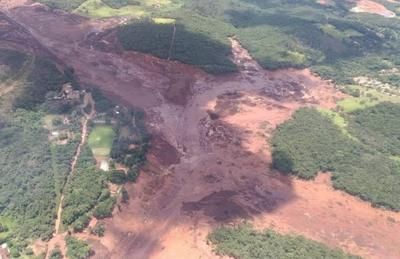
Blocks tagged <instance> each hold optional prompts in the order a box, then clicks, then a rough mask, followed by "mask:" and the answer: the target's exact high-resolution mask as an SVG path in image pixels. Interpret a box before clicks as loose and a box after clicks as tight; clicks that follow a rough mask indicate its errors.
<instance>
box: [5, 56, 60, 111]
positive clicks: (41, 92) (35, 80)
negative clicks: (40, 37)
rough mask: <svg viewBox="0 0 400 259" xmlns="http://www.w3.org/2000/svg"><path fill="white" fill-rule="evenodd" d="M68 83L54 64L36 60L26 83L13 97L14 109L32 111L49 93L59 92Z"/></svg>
mask: <svg viewBox="0 0 400 259" xmlns="http://www.w3.org/2000/svg"><path fill="white" fill-rule="evenodd" d="M66 82H68V79H67V77H66V76H65V75H64V73H63V72H61V71H59V70H58V68H57V67H56V65H55V63H54V62H52V61H51V60H49V59H46V58H40V57H38V58H36V59H35V63H34V65H33V69H32V71H30V73H29V74H28V76H27V78H26V82H25V84H24V86H23V87H22V88H21V89H18V91H19V93H18V95H17V96H16V97H15V99H14V102H13V106H14V108H23V109H30V110H31V109H33V108H35V107H37V106H38V105H39V104H41V103H43V102H44V101H45V98H46V94H47V93H48V92H49V91H54V92H59V91H60V90H61V88H62V85H63V84H64V83H66Z"/></svg>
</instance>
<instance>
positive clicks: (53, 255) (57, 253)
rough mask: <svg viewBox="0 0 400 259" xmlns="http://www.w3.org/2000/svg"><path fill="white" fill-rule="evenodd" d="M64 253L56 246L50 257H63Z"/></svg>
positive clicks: (54, 258) (51, 258) (59, 258)
mask: <svg viewBox="0 0 400 259" xmlns="http://www.w3.org/2000/svg"><path fill="white" fill-rule="evenodd" d="M62 258H63V254H62V252H61V250H60V248H59V247H58V246H56V247H55V248H54V249H53V250H52V251H51V253H50V257H49V259H62Z"/></svg>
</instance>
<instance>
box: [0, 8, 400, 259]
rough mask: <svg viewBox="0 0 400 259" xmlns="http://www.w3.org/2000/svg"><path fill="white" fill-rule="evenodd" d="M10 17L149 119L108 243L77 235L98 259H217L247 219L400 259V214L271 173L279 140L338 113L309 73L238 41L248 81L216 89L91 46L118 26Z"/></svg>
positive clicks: (170, 65) (151, 61)
mask: <svg viewBox="0 0 400 259" xmlns="http://www.w3.org/2000/svg"><path fill="white" fill-rule="evenodd" d="M0 6H1V4H0ZM9 15H10V17H12V19H14V20H16V21H17V22H18V23H19V24H21V26H24V27H25V28H27V30H29V31H30V32H31V33H32V35H33V36H34V37H35V38H36V39H37V40H38V41H39V42H41V44H43V45H44V46H45V47H46V48H47V49H49V50H51V52H52V53H53V54H54V55H57V56H58V58H59V59H60V60H63V61H64V62H65V63H66V64H68V65H69V66H72V67H73V68H74V70H75V72H76V75H77V76H78V79H79V81H80V82H81V83H83V84H90V85H94V86H96V87H99V89H101V90H102V91H104V92H105V93H106V94H108V95H109V96H111V97H112V98H115V99H116V100H119V101H120V102H122V103H124V104H127V105H132V106H135V107H140V108H142V109H144V110H145V111H146V119H147V126H148V129H149V131H150V132H151V133H152V135H153V142H152V149H151V152H150V154H149V163H148V166H147V168H146V170H145V171H144V172H143V173H142V174H141V177H140V179H139V181H138V183H136V184H135V185H131V186H127V189H128V192H129V194H130V197H131V198H130V203H129V204H128V205H126V206H124V207H122V209H121V211H117V212H116V213H115V215H114V217H113V218H112V219H107V220H105V223H106V235H105V237H103V238H95V237H93V236H88V235H85V234H82V235H79V237H81V238H85V239H87V240H88V241H89V242H90V243H91V245H92V247H93V249H94V251H95V255H94V256H93V257H94V258H118V259H119V258H135V259H136V258H138V259H141V258H217V257H216V256H215V254H213V252H212V248H211V247H210V246H209V245H208V244H207V242H206V236H207V233H208V232H209V231H210V230H211V229H212V228H214V227H216V226H218V225H220V224H225V223H230V224H233V223H237V222H240V221H241V220H243V219H246V220H248V221H250V222H253V223H254V224H255V225H256V227H258V228H260V229H262V228H266V227H271V228H274V229H276V230H278V231H280V232H284V233H295V234H301V235H304V236H306V237H308V238H311V239H314V240H317V241H322V242H325V243H327V244H328V245H331V246H334V247H341V248H343V249H344V250H346V251H348V252H351V253H354V254H359V255H361V256H364V257H366V258H399V257H400V214H399V213H394V212H388V211H384V210H381V209H376V208H372V207H371V206H370V205H369V204H368V203H365V202H362V201H360V200H359V199H356V198H354V197H352V196H350V195H347V194H345V193H342V192H340V191H336V190H333V188H332V187H331V184H330V181H329V175H328V174H322V175H320V177H318V179H316V180H315V181H310V182H306V181H301V180H298V179H295V178H293V177H289V176H285V175H281V174H279V172H276V171H274V170H272V169H271V151H270V147H269V145H268V143H267V141H266V140H267V139H268V138H269V137H270V135H271V132H272V130H273V129H274V128H275V127H276V126H277V125H279V124H280V123H282V122H284V121H285V120H287V119H289V118H290V116H291V114H292V113H293V112H294V111H295V110H296V109H298V108H299V107H303V106H319V107H325V108H334V107H335V103H336V101H337V100H338V99H340V98H343V97H344V95H343V94H341V93H339V92H338V91H337V90H336V89H335V88H334V87H333V86H332V85H331V84H330V83H329V82H326V81H323V80H321V79H320V78H318V77H316V76H315V75H313V74H312V73H311V72H310V71H309V70H295V69H287V70H279V71H273V72H272V71H265V70H262V69H261V68H260V67H259V66H258V64H257V63H256V62H254V61H253V60H252V59H251V57H250V56H249V55H248V53H247V52H246V51H245V50H244V49H243V48H241V46H240V44H239V43H238V42H237V41H235V39H232V46H233V57H232V58H233V60H234V61H235V63H236V64H238V66H239V67H240V68H241V72H240V73H237V74H234V75H225V76H218V77H215V76H210V75H206V74H205V73H203V72H201V71H199V70H197V69H195V68H192V67H190V66H185V65H182V64H179V63H177V62H167V61H163V60H159V59H157V58H154V57H151V56H148V55H143V54H138V53H132V52H123V51H121V49H120V48H118V44H115V38H114V37H113V33H112V31H111V32H109V33H105V35H106V36H104V38H100V39H101V40H104V42H106V43H104V42H103V43H104V44H105V45H106V46H107V48H104V46H103V47H101V46H96V44H95V43H96V41H87V38H91V34H90V33H89V32H91V31H96V33H98V34H97V36H98V35H101V33H102V32H103V31H104V30H107V29H109V28H112V27H113V24H115V25H116V24H118V23H119V22H120V21H117V20H103V21H87V20H81V19H78V18H76V17H75V16H72V15H69V14H63V13H54V12H49V11H46V10H43V9H41V8H38V5H35V6H31V5H22V6H19V7H13V8H11V9H9ZM86 36H88V37H86ZM95 36H96V35H95ZM100 39H98V40H100ZM71 46H75V47H74V49H73V50H71Z"/></svg>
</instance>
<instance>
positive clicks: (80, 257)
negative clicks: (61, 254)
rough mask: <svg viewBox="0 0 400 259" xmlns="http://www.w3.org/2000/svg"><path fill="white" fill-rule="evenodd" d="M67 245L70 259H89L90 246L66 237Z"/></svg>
mask: <svg viewBox="0 0 400 259" xmlns="http://www.w3.org/2000/svg"><path fill="white" fill-rule="evenodd" d="M65 242H66V243H67V256H68V258H69V259H86V258H89V256H90V253H91V249H90V246H89V245H88V244H87V243H86V242H84V241H82V240H79V239H77V238H75V237H72V236H67V237H65Z"/></svg>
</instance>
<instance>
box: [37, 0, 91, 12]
mask: <svg viewBox="0 0 400 259" xmlns="http://www.w3.org/2000/svg"><path fill="white" fill-rule="evenodd" d="M85 1H86V0H67V1H60V0H36V2H39V3H42V4H45V5H47V6H48V7H50V8H51V9H61V10H64V11H73V10H75V9H76V8H78V7H79V6H80V5H81V4H82V3H84V2H85Z"/></svg>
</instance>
